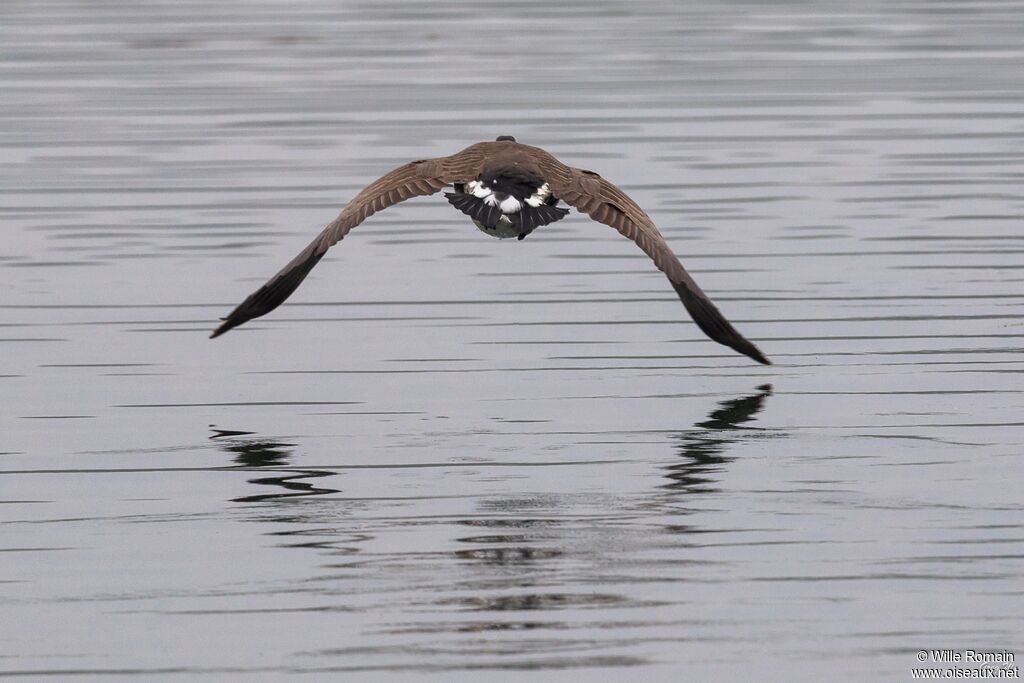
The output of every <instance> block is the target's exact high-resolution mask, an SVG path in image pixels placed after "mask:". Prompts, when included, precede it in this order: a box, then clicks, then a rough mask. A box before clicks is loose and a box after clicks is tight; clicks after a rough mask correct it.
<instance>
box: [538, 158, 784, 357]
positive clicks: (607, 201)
mask: <svg viewBox="0 0 1024 683" xmlns="http://www.w3.org/2000/svg"><path fill="white" fill-rule="evenodd" d="M542 169H543V171H544V178H545V180H547V181H548V183H549V184H550V186H551V192H552V194H553V195H554V196H556V197H558V198H559V199H561V200H562V201H564V202H565V203H566V204H569V205H570V206H574V207H576V209H577V210H578V211H580V212H581V213H585V214H587V215H588V216H590V217H591V218H593V219H594V220H595V221H598V222H599V223H604V224H605V225H608V226H611V227H613V228H615V229H616V230H618V231H619V232H620V233H621V234H623V235H624V236H626V237H628V238H629V239H631V240H633V241H634V242H636V243H637V246H639V247H640V248H641V249H643V250H644V253H645V254H647V255H648V256H650V257H651V259H652V260H653V261H654V265H656V266H657V267H658V269H659V270H660V271H661V272H663V273H665V275H666V276H668V279H669V282H671V283H672V286H673V287H674V288H675V290H676V293H677V294H679V298H680V299H681V300H682V302H683V305H684V306H686V310H687V311H688V312H689V313H690V316H691V317H693V321H694V322H695V323H697V326H698V327H700V329H701V330H703V331H704V333H705V334H706V335H708V336H709V337H711V339H713V340H715V341H716V342H718V343H719V344H724V345H726V346H728V347H730V348H732V349H735V350H736V351H739V352H740V353H742V354H744V355H746V356H750V357H751V358H753V359H754V360H756V361H757V362H758V363H764V364H765V365H771V361H770V360H768V359H767V358H766V357H765V355H764V354H763V353H761V351H760V350H759V349H758V348H757V347H756V346H754V345H753V344H752V343H750V341H748V340H747V339H746V338H745V337H744V336H743V335H742V334H740V333H739V332H737V331H736V328H734V327H733V326H732V325H731V324H730V323H729V321H728V320H726V319H725V316H724V315H722V313H721V312H720V311H719V310H718V308H717V307H716V306H715V305H714V304H713V303H712V302H711V299H709V298H708V295H707V294H705V293H704V291H703V290H702V289H701V288H700V287H698V286H697V283H696V282H694V280H693V278H692V277H690V274H689V273H687V272H686V269H685V268H683V264H682V263H680V262H679V259H678V258H676V255H675V253H673V251H672V249H671V248H669V246H668V243H667V242H665V238H664V237H662V236H661V233H660V232H658V228H657V227H656V226H655V225H654V221H652V220H651V218H650V216H648V215H647V214H646V213H644V210H643V209H641V208H640V207H639V206H637V204H636V202H634V201H633V200H632V199H630V198H629V195H627V194H626V193H625V192H623V191H622V190H620V189H619V188H618V187H616V186H615V185H613V184H612V183H610V182H608V181H607V180H605V179H604V178H602V177H601V176H599V175H598V174H596V173H594V172H593V171H584V170H581V169H578V168H571V167H569V166H565V165H564V164H562V163H561V162H559V161H558V160H557V159H555V158H554V157H550V158H549V159H546V160H545V163H544V164H542Z"/></svg>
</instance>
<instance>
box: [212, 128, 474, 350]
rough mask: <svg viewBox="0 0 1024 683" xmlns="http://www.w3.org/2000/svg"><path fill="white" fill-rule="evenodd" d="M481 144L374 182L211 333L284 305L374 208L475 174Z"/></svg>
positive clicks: (416, 163) (414, 163)
mask: <svg viewBox="0 0 1024 683" xmlns="http://www.w3.org/2000/svg"><path fill="white" fill-rule="evenodd" d="M477 147H478V146H477V145H473V146H471V147H467V148H466V149H464V150H462V151H461V152H458V153H456V154H453V155H451V156H449V157H440V158H437V159H425V160H422V161H412V162H410V163H408V164H405V165H403V166H399V167H398V168H396V169H395V170H393V171H391V172H390V173H388V174H387V175H384V176H381V177H380V178H378V179H377V180H376V181H374V182H373V183H371V184H370V185H369V186H368V187H367V188H366V189H364V190H363V191H362V192H360V193H359V194H357V195H356V196H355V198H354V199H352V201H350V202H349V203H348V205H347V206H345V208H344V209H342V211H341V213H340V214H339V215H338V217H337V218H335V219H334V220H333V221H331V222H330V223H329V224H328V225H327V227H325V228H324V229H323V231H322V232H321V233H320V234H319V235H317V237H316V239H314V240H313V241H312V242H310V243H309V246H307V247H306V248H305V249H303V250H302V251H301V252H300V253H299V255H298V256H296V257H295V258H293V259H292V260H291V262H289V263H288V265H286V266H285V267H284V268H282V269H281V270H280V272H278V273H277V275H275V276H274V277H272V278H270V279H269V280H267V282H266V284H264V285H263V286H262V287H260V288H259V289H257V290H256V291H255V292H253V293H252V294H250V295H249V296H248V298H246V300H245V301H243V302H242V303H241V304H239V305H238V307H237V308H235V310H233V311H232V312H231V314H230V315H228V316H227V317H226V318H223V320H224V322H223V323H221V325H220V327H218V328H217V329H216V330H214V331H213V334H211V335H210V338H211V339H212V338H213V337H219V336H220V335H222V334H224V333H225V332H227V331H228V330H230V329H231V328H233V327H238V326H239V325H241V324H242V323H244V322H246V321H248V320H252V319H253V318H258V317H260V316H261V315H265V314H267V313H269V312H270V311H272V310H274V309H275V308H277V307H278V306H280V305H281V304H282V303H283V302H284V300H285V299H287V298H288V297H289V296H291V294H292V292H294V291H295V289H296V288H297V287H298V286H299V284H300V283H301V282H302V281H303V280H304V279H305V278H306V276H307V275H309V271H311V270H313V267H314V266H315V265H316V264H317V263H319V262H320V259H321V258H323V256H324V254H325V253H327V250H328V249H330V248H331V247H332V246H334V245H335V244H337V243H338V241H339V240H341V238H343V237H344V236H345V235H347V234H348V232H349V231H350V230H351V229H352V228H354V227H356V226H357V225H359V224H360V223H362V222H363V221H365V220H366V219H367V218H369V217H370V216H372V215H373V214H374V213H376V212H378V211H381V210H383V209H386V208H387V207H389V206H391V205H392V204H397V203H398V202H401V201H404V200H406V199H409V198H411V197H419V196H423V195H430V194H434V193H435V192H438V191H440V190H441V189H442V188H444V187H446V186H447V185H450V184H452V183H455V182H465V181H466V180H470V179H473V178H475V177H476V175H477V174H478V173H479V165H480V160H481V158H482V155H481V153H480V151H479V150H478V149H477ZM467 176H468V177H467Z"/></svg>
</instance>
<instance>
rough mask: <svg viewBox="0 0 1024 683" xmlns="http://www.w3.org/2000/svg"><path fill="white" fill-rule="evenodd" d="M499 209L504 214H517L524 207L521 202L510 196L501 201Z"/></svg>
mask: <svg viewBox="0 0 1024 683" xmlns="http://www.w3.org/2000/svg"><path fill="white" fill-rule="evenodd" d="M498 208H499V209H501V212H502V213H515V212H516V211H518V210H519V209H521V208H523V205H522V204H520V203H519V200H518V199H516V198H515V197H513V196H512V195H509V196H507V197H505V198H504V199H502V200H501V203H500V204H498Z"/></svg>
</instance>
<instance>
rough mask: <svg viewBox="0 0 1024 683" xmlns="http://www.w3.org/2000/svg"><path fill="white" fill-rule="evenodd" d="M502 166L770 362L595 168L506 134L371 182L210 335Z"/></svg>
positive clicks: (735, 343)
mask: <svg viewBox="0 0 1024 683" xmlns="http://www.w3.org/2000/svg"><path fill="white" fill-rule="evenodd" d="M502 169H507V170H509V171H510V172H512V173H513V174H514V175H515V177H519V176H520V175H521V176H523V177H526V178H531V177H537V178H541V179H543V181H544V182H545V183H547V185H548V188H549V189H550V193H551V197H554V198H557V199H559V200H561V201H563V202H565V203H566V204H569V205H570V206H573V207H575V208H576V209H577V210H578V211H580V212H581V213H585V214H587V215H588V216H590V217H591V218H593V219H594V220H595V221H598V222H599V223H604V224H605V225H608V226H611V227H613V228H615V229H616V230H618V231H619V232H620V233H621V234H622V235H624V236H625V237H628V238H629V239H631V240H633V241H634V242H636V244H637V246H639V247H640V248H641V249H642V250H643V251H644V253H646V254H647V255H648V256H650V257H651V259H652V260H653V261H654V265H655V266H657V267H658V269H659V270H661V271H662V272H663V273H665V275H666V276H667V277H668V279H669V282H671V283H672V286H673V287H674V288H675V290H676V292H677V293H678V294H679V298H680V299H681V300H682V302H683V305H684V306H686V310H687V311H688V312H689V313H690V315H691V316H692V317H693V320H694V322H696V323H697V326H698V327H700V329H701V330H703V331H704V333H705V334H707V335H708V336H709V337H710V338H711V339H713V340H715V341H716V342H718V343H720V344H724V345H726V346H728V347H730V348H732V349H735V350H736V351H739V352H740V353H742V354H745V355H747V356H749V357H751V358H753V359H754V360H756V361H758V362H759V363H765V364H770V361H769V360H768V359H767V358H766V357H765V356H764V354H762V353H761V351H760V350H758V348H757V347H756V346H754V345H753V344H752V343H750V342H749V341H747V339H745V338H744V337H743V335H741V334H740V333H739V332H737V331H736V329H735V328H734V327H733V326H732V325H731V324H730V323H729V321H728V320H726V319H725V316H723V315H722V314H721V313H720V312H719V310H718V309H717V308H716V307H715V305H714V304H713V303H712V302H711V300H710V299H709V298H708V296H707V295H706V294H705V293H704V292H703V291H702V290H701V288H700V287H698V286H697V283H696V282H694V280H693V278H692V277H690V274H689V273H687V272H686V269H685V268H683V265H682V264H681V263H680V262H679V259H678V258H676V255H675V254H674V253H673V252H672V249H671V248H669V246H668V244H667V243H666V242H665V238H664V237H662V236H661V233H660V232H658V228H657V227H656V226H655V225H654V221H652V220H651V218H650V216H648V215H647V214H646V213H644V211H643V209H641V208H640V207H639V206H637V204H636V202H634V201H633V200H632V199H630V198H629V196H627V195H626V193H625V192H623V191H622V190H620V189H619V188H618V187H616V186H615V185H613V184H612V183H610V182H608V181H607V180H605V179H604V178H602V177H601V176H599V175H598V174H596V173H594V172H593V171H584V170H581V169H578V168H572V167H571V166H566V165H565V164H563V163H562V162H560V161H559V160H558V159H556V158H555V157H553V156H551V155H550V154H548V153H547V152H545V151H544V150H542V149H540V148H539V147H531V146H529V145H523V144H519V143H517V142H515V141H514V140H510V139H507V138H506V137H505V136H503V138H499V139H498V140H497V141H495V142H479V143H477V144H475V145H470V146H469V147H467V148H466V149H464V150H462V151H461V152H456V153H455V154H452V155H451V156H447V157H438V158H437V159H423V160H420V161H412V162H410V163H408V164H405V165H403V166H399V167H398V168H396V169H395V170H393V171H391V172H390V173H388V174H387V175H384V176H382V177H381V178H379V179H378V180H376V181H374V182H373V183H371V184H370V185H369V186H368V187H367V188H366V189H364V190H363V191H362V192H360V193H359V194H357V195H356V196H355V198H354V199H353V200H352V201H350V202H349V203H348V205H347V206H345V208H344V209H342V211H341V214H339V215H338V217H337V218H335V219H334V220H333V221H331V222H330V223H329V224H328V225H327V227H325V228H324V229H323V231H322V232H321V233H320V234H319V235H317V237H316V239H314V240H313V241H312V242H310V244H309V246H307V247H306V248H305V249H303V250H302V252H300V253H299V255H298V256H296V257H295V258H294V259H292V260H291V261H290V262H289V263H288V265H286V266H285V267H284V268H282V269H281V271H280V272H278V273H277V274H276V275H274V277H272V278H270V280H268V281H267V283H266V284H264V285H263V286H262V287H260V288H259V289H258V290H256V291H255V292H254V293H253V294H251V295H250V296H249V297H248V298H247V299H246V300H245V301H243V302H242V303H241V304H240V305H239V306H238V307H237V308H236V309H235V310H234V311H232V312H231V314H230V315H228V317H226V318H224V319H223V320H224V322H223V323H222V324H221V325H220V327H218V328H217V329H216V330H215V331H214V332H213V334H212V335H210V336H211V338H212V337H218V336H220V335H222V334H224V333H225V332H227V331H228V330H230V329H231V328H233V327H237V326H238V325H241V324H242V323H244V322H246V321H248V320H251V319H253V318H258V317H259V316H261V315H265V314H267V313H269V312H270V311H272V310H274V309H275V308H277V307H278V306H279V305H281V303H283V302H284V300H285V299H287V298H288V297H289V296H290V295H291V293H292V292H294V291H295V289H296V287H298V286H299V284H300V283H301V282H302V280H303V279H305V277H306V275H308V274H309V271H310V270H312V269H313V266H315V265H316V264H317V263H318V262H319V261H320V259H321V258H322V257H323V255H324V254H325V253H326V252H327V250H328V249H330V248H331V247H332V246H333V245H334V244H336V243H337V242H338V241H339V240H341V239H342V238H343V237H344V236H345V235H347V234H348V232H349V231H350V230H351V229H352V228H354V227H356V226H357V225H359V224H360V223H362V222H363V221H365V220H366V219H367V218H369V217H370V216H371V215H373V214H374V213H376V212H378V211H381V210H383V209H386V208H387V207H389V206H391V205H392V204H397V203H398V202H401V201H404V200H406V199H409V198H411V197H418V196H422V195H430V194H434V193H436V192H439V191H440V190H442V189H443V188H445V187H448V186H449V185H455V186H456V187H457V188H458V187H460V186H461V185H463V184H466V183H469V182H471V181H474V180H480V179H481V178H483V177H484V175H485V174H490V175H493V174H494V173H495V172H496V171H501V170H502Z"/></svg>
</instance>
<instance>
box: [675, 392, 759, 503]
mask: <svg viewBox="0 0 1024 683" xmlns="http://www.w3.org/2000/svg"><path fill="white" fill-rule="evenodd" d="M771 395H772V385H770V384H762V385H761V386H759V387H758V388H757V393H756V394H751V395H750V396H742V397H740V398H733V399H730V400H728V401H722V402H721V403H719V404H718V406H717V407H716V408H715V409H714V410H712V411H711V413H710V414H709V415H708V419H707V420H704V421H703V422H698V423H697V424H696V425H694V427H695V428H694V429H690V430H687V431H685V432H683V433H681V434H680V435H678V436H677V437H676V438H677V439H678V440H679V446H678V449H679V455H680V456H681V458H682V460H681V461H680V462H677V463H676V464H673V465H669V466H668V467H666V468H665V470H666V475H665V476H666V477H668V479H669V480H670V481H669V483H667V484H663V485H662V488H665V489H670V490H672V491H680V492H685V493H714V492H716V491H718V489H717V488H716V487H715V486H714V484H715V482H716V481H717V479H716V478H715V477H714V476H713V475H714V474H716V473H718V472H720V471H721V470H722V468H723V466H724V465H725V464H727V463H729V462H731V461H732V460H733V457H730V456H728V455H726V451H727V448H728V446H729V445H730V444H733V443H735V442H737V441H740V440H742V439H744V438H746V436H745V435H742V434H741V432H742V431H744V430H749V429H751V428H750V427H745V426H743V425H744V424H745V423H747V422H752V421H753V420H754V419H755V416H756V415H757V414H758V413H759V412H761V410H762V409H763V408H764V403H765V401H766V400H767V399H768V397H769V396H771Z"/></svg>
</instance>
